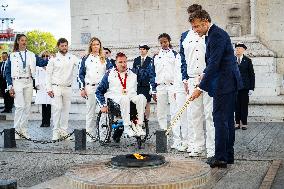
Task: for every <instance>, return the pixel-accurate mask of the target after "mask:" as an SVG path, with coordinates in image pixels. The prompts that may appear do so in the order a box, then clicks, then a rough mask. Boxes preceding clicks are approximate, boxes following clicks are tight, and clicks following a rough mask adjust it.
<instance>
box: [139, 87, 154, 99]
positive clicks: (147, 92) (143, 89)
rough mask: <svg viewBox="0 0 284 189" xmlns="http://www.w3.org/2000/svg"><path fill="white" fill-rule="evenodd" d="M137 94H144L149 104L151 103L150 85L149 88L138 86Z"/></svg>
mask: <svg viewBox="0 0 284 189" xmlns="http://www.w3.org/2000/svg"><path fill="white" fill-rule="evenodd" d="M137 94H143V95H144V96H145V97H146V99H147V102H151V95H150V85H149V86H137Z"/></svg>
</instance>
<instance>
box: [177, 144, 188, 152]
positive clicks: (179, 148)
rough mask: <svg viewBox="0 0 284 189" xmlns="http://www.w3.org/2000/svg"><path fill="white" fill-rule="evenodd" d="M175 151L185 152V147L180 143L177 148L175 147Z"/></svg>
mask: <svg viewBox="0 0 284 189" xmlns="http://www.w3.org/2000/svg"><path fill="white" fill-rule="evenodd" d="M177 150H178V151H179V152H185V151H186V150H187V145H186V144H183V143H181V145H179V146H178V147H177Z"/></svg>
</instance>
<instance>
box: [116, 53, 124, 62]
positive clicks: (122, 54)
mask: <svg viewBox="0 0 284 189" xmlns="http://www.w3.org/2000/svg"><path fill="white" fill-rule="evenodd" d="M118 57H125V58H127V56H126V55H125V54H124V53H122V52H119V53H117V54H116V56H115V59H116V60H117V58H118Z"/></svg>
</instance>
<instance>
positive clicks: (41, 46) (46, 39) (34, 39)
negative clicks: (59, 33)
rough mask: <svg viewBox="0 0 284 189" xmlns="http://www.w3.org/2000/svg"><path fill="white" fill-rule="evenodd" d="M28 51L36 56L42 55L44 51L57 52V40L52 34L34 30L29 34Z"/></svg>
mask: <svg viewBox="0 0 284 189" xmlns="http://www.w3.org/2000/svg"><path fill="white" fill-rule="evenodd" d="M26 35H27V38H28V44H27V48H28V50H30V51H32V52H33V53H35V54H40V53H41V52H42V51H46V50H47V51H49V52H56V42H57V41H56V39H55V37H54V36H53V35H52V34H51V33H50V32H41V31H38V30H33V31H29V32H27V34H26Z"/></svg>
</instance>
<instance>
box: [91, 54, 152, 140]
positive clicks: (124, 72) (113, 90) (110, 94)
mask: <svg viewBox="0 0 284 189" xmlns="http://www.w3.org/2000/svg"><path fill="white" fill-rule="evenodd" d="M106 96H107V98H109V99H112V100H113V101H114V102H115V103H117V104H119V106H120V111H121V117H122V120H123V125H124V132H125V134H126V135H128V136H129V137H132V136H141V135H145V132H144V131H143V129H142V125H143V122H144V111H145V107H146V103H147V100H146V97H145V96H144V95H143V94H139V95H137V75H136V74H135V73H134V72H132V71H131V70H130V69H128V68H127V57H126V55H125V54H124V53H121V52H120V53H117V55H116V68H112V69H111V70H109V71H108V72H107V73H106V74H105V76H104V77H103V79H102V81H101V82H100V85H99V86H98V88H97V90H96V98H97V101H98V103H99V105H100V107H101V111H102V112H103V113H106V112H108V107H107V103H106V99H105V97H106ZM130 101H132V102H133V103H134V104H136V110H137V113H138V116H137V118H138V120H137V124H136V125H135V126H134V125H133V126H132V124H131V121H130Z"/></svg>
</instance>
